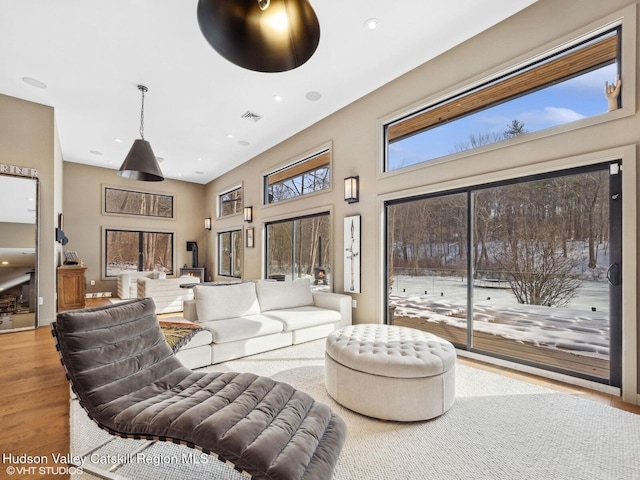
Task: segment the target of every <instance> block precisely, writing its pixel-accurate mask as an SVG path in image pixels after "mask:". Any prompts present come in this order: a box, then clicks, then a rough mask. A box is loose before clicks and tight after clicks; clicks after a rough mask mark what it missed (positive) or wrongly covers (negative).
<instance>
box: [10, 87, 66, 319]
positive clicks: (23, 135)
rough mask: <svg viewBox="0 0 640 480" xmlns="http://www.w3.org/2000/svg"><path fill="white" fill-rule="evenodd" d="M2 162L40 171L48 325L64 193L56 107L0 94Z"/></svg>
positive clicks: (42, 310)
mask: <svg viewBox="0 0 640 480" xmlns="http://www.w3.org/2000/svg"><path fill="white" fill-rule="evenodd" d="M0 163H3V164H7V165H17V166H22V167H31V168H35V169H36V170H37V171H38V178H39V185H40V192H39V203H40V205H39V207H40V211H39V216H38V219H39V222H38V223H39V237H38V253H39V264H38V295H39V296H40V297H41V298H42V305H40V306H39V308H38V323H39V325H48V324H49V323H51V322H52V321H53V320H55V314H56V290H55V289H56V277H55V266H56V262H57V256H56V252H57V247H56V243H55V240H54V228H55V224H56V223H55V222H56V218H57V212H56V211H55V199H56V198H58V197H60V195H61V192H56V189H55V186H56V184H57V183H58V182H59V181H60V178H57V177H59V175H60V174H59V172H60V164H61V163H62V157H61V155H60V151H59V146H58V144H57V141H56V132H55V125H54V117H53V108H51V107H47V106H45V105H39V104H36V103H32V102H27V101H25V100H20V99H17V98H13V97H8V96H6V95H1V94H0Z"/></svg>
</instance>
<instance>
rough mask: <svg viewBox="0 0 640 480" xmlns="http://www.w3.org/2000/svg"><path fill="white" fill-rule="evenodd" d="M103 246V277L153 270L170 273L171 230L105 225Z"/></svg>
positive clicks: (171, 262)
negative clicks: (135, 228)
mask: <svg viewBox="0 0 640 480" xmlns="http://www.w3.org/2000/svg"><path fill="white" fill-rule="evenodd" d="M104 246H105V248H104V252H105V258H104V272H105V276H106V277H115V276H117V275H118V274H119V273H123V272H145V271H153V270H157V271H159V272H165V273H167V274H168V275H173V233H167V232H146V231H139V230H112V229H105V231H104Z"/></svg>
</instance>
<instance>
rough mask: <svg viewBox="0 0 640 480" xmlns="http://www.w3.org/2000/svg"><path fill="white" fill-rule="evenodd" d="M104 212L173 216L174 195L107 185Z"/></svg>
mask: <svg viewBox="0 0 640 480" xmlns="http://www.w3.org/2000/svg"><path fill="white" fill-rule="evenodd" d="M104 213H115V214H121V215H141V216H145V217H160V218H173V196H171V195H161V194H159V193H146V192H134V191H131V190H122V189H120V188H112V187H105V188H104Z"/></svg>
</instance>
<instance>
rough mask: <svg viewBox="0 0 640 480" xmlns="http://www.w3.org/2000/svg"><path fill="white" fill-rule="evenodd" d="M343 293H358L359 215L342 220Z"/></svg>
mask: <svg viewBox="0 0 640 480" xmlns="http://www.w3.org/2000/svg"><path fill="white" fill-rule="evenodd" d="M344 291H345V292H346V293H360V215H354V216H351V217H345V219H344Z"/></svg>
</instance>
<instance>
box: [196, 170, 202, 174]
mask: <svg viewBox="0 0 640 480" xmlns="http://www.w3.org/2000/svg"><path fill="white" fill-rule="evenodd" d="M196 175H204V172H201V171H200V170H197V171H196Z"/></svg>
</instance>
